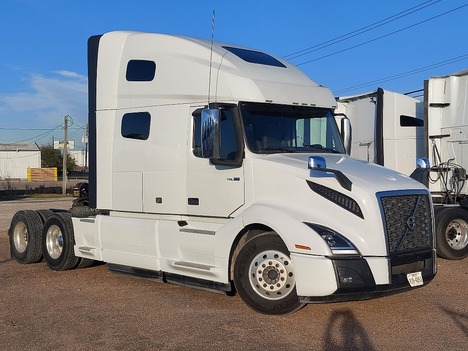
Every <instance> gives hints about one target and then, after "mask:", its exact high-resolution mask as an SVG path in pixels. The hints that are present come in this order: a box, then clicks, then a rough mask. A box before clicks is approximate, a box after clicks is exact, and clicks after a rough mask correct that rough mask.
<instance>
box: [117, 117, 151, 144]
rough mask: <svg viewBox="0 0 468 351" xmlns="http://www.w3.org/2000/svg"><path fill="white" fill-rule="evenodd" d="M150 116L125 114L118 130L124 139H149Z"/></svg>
mask: <svg viewBox="0 0 468 351" xmlns="http://www.w3.org/2000/svg"><path fill="white" fill-rule="evenodd" d="M150 124H151V115H150V114H149V113H148V112H134V113H126V114H125V115H123V117H122V125H121V128H120V131H121V134H122V136H123V137H124V138H128V139H138V140H146V139H148V137H149V132H150Z"/></svg>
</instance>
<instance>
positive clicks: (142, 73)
mask: <svg viewBox="0 0 468 351" xmlns="http://www.w3.org/2000/svg"><path fill="white" fill-rule="evenodd" d="M155 74H156V63H155V62H154V61H148V60H130V61H128V64H127V73H126V78H127V81H129V82H151V81H152V80H153V79H154V76H155Z"/></svg>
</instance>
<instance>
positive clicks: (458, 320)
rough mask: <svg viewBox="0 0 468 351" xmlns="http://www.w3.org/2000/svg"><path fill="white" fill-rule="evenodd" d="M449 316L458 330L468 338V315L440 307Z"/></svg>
mask: <svg viewBox="0 0 468 351" xmlns="http://www.w3.org/2000/svg"><path fill="white" fill-rule="evenodd" d="M439 308H440V309H441V310H442V311H444V313H445V314H447V316H449V317H450V318H452V319H453V321H454V322H455V324H456V325H457V327H458V328H460V330H461V331H462V332H463V334H465V336H466V337H468V314H466V313H460V312H455V311H452V310H449V309H448V308H447V307H439Z"/></svg>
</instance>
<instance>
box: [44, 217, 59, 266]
mask: <svg viewBox="0 0 468 351" xmlns="http://www.w3.org/2000/svg"><path fill="white" fill-rule="evenodd" d="M46 249H47V253H48V254H49V256H50V257H51V258H53V259H57V258H59V257H60V255H61V254H62V250H63V234H62V231H61V229H60V228H59V227H58V226H56V225H51V226H50V227H49V229H48V230H47V233H46Z"/></svg>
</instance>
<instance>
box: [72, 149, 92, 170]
mask: <svg viewBox="0 0 468 351" xmlns="http://www.w3.org/2000/svg"><path fill="white" fill-rule="evenodd" d="M68 154H69V155H70V156H71V157H73V159H74V160H75V163H76V166H77V167H78V168H80V169H83V168H86V167H87V166H88V154H87V153H86V152H85V150H69V151H68Z"/></svg>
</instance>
